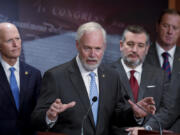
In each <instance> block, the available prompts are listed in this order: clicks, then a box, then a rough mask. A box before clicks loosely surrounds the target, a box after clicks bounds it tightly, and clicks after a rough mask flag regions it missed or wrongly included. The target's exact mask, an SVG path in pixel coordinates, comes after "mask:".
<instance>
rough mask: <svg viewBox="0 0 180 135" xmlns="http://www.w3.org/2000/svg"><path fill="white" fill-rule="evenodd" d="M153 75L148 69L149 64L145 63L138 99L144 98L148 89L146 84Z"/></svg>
mask: <svg viewBox="0 0 180 135" xmlns="http://www.w3.org/2000/svg"><path fill="white" fill-rule="evenodd" d="M151 75H152V73H151V71H150V70H149V69H148V66H147V65H146V64H144V65H143V68H142V74H141V82H140V86H139V92H138V101H139V100H141V99H143V98H144V93H145V91H146V86H147V85H148V83H149V80H150V78H151Z"/></svg>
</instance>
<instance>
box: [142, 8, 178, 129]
mask: <svg viewBox="0 0 180 135" xmlns="http://www.w3.org/2000/svg"><path fill="white" fill-rule="evenodd" d="M156 31H157V40H156V42H155V43H154V44H152V45H151V47H150V49H149V52H148V55H147V57H146V60H145V62H147V63H149V64H151V65H153V66H156V67H159V68H161V67H162V68H163V65H164V64H165V60H164V58H163V54H164V53H167V54H168V56H167V60H166V61H167V63H169V64H168V65H169V67H170V68H166V69H170V70H169V71H170V72H169V71H168V70H166V71H167V72H168V73H169V79H170V81H171V82H170V83H171V85H170V86H171V88H170V93H169V95H171V97H174V98H175V97H176V96H178V95H180V89H178V87H176V86H175V85H178V84H179V80H178V79H177V78H178V76H179V75H180V47H179V46H176V44H177V42H178V38H179V37H180V13H179V12H178V11H176V10H172V9H167V10H164V11H163V12H162V14H161V15H160V17H159V19H158V22H157V24H156ZM172 80H173V81H172ZM175 88H176V89H175ZM166 98H168V97H166ZM179 100H180V99H179ZM173 104H175V103H173ZM178 106H179V104H177V107H175V108H178ZM179 110H180V109H179ZM171 112H173V110H171ZM168 116H176V118H175V120H174V123H171V122H169V120H170V119H173V118H169V117H167V119H165V120H163V121H162V124H163V125H164V128H166V129H169V130H172V131H174V132H178V133H180V128H179V127H180V112H178V113H173V114H171V115H168ZM151 124H152V123H151Z"/></svg>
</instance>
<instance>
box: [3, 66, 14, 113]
mask: <svg viewBox="0 0 180 135" xmlns="http://www.w3.org/2000/svg"><path fill="white" fill-rule="evenodd" d="M0 82H1V83H0V87H1V88H0V89H1V91H3V92H4V93H5V95H7V96H8V99H9V101H10V102H11V103H12V104H13V106H14V108H15V109H16V110H17V108H16V104H15V101H14V97H13V94H12V91H11V88H10V85H9V82H8V80H7V77H6V74H5V71H4V69H3V67H2V65H1V63H0Z"/></svg>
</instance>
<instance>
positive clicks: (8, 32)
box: [0, 25, 19, 40]
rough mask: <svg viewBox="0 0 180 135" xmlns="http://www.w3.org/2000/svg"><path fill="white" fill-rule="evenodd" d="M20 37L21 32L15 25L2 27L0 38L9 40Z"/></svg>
mask: <svg viewBox="0 0 180 135" xmlns="http://www.w3.org/2000/svg"><path fill="white" fill-rule="evenodd" d="M17 36H18V37H19V32H18V30H17V28H16V27H14V26H8V25H7V26H4V27H1V28H0V38H1V39H4V40H7V39H10V38H14V37H17Z"/></svg>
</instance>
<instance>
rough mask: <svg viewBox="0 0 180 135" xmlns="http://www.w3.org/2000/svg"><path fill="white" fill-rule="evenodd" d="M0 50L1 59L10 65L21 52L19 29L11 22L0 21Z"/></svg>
mask: <svg viewBox="0 0 180 135" xmlns="http://www.w3.org/2000/svg"><path fill="white" fill-rule="evenodd" d="M0 52H1V57H2V59H3V60H4V61H6V62H7V63H8V64H10V65H13V64H15V63H16V61H17V58H18V57H19V56H20V54H21V38H20V35H19V31H18V29H17V27H16V26H15V25H14V24H12V23H8V22H3V23H0Z"/></svg>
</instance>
